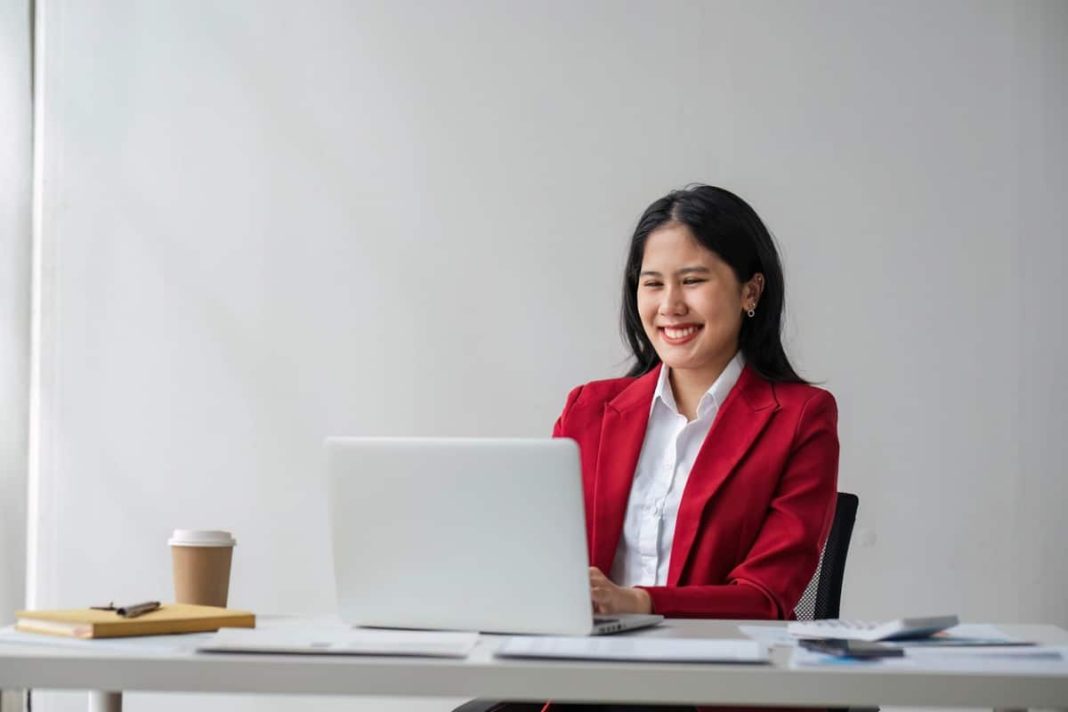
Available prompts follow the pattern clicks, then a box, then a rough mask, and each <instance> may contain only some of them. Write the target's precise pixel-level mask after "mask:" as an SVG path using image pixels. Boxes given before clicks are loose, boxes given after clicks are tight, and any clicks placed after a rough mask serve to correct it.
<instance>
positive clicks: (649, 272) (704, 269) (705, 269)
mask: <svg viewBox="0 0 1068 712" xmlns="http://www.w3.org/2000/svg"><path fill="white" fill-rule="evenodd" d="M711 271H712V270H710V269H709V268H708V267H683V268H682V269H680V270H676V271H675V276H679V275H684V274H694V273H697V274H709V273H710V272H711ZM638 276H639V277H659V276H660V273H659V272H654V271H653V270H648V269H647V270H644V271H643V272H640V273H639V274H638Z"/></svg>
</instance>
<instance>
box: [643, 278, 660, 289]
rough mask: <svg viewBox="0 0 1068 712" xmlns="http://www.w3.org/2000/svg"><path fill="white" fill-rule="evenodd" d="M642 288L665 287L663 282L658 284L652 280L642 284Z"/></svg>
mask: <svg viewBox="0 0 1068 712" xmlns="http://www.w3.org/2000/svg"><path fill="white" fill-rule="evenodd" d="M642 286H643V287H662V286H664V285H663V284H662V283H661V282H658V281H657V280H655V279H650V280H648V281H646V282H642Z"/></svg>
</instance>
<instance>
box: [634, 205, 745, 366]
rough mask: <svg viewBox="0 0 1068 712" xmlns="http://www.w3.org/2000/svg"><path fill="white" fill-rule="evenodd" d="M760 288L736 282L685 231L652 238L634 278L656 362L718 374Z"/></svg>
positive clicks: (661, 231) (670, 229)
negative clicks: (656, 358)
mask: <svg viewBox="0 0 1068 712" xmlns="http://www.w3.org/2000/svg"><path fill="white" fill-rule="evenodd" d="M763 283H764V276H763V275H761V274H756V275H754V276H753V279H751V280H750V281H748V282H746V283H744V284H743V283H741V282H739V281H738V278H737V277H735V275H734V270H732V269H731V267H730V265H728V264H727V263H726V262H724V261H723V260H722V259H720V258H719V256H717V255H716V253H714V252H712V251H711V250H709V249H707V248H705V247H704V246H702V245H701V244H700V243H699V242H697V239H696V238H695V237H694V236H693V233H692V232H691V231H690V228H689V227H687V226H685V225H681V224H678V223H668V224H667V225H664V226H662V227H660V228H657V229H656V230H654V231H653V232H651V233H650V234H649V237H648V239H647V240H646V242H645V254H644V255H643V256H642V266H641V273H640V274H639V277H638V313H639V314H640V315H641V319H642V326H643V327H644V328H645V334H646V336H648V337H649V341H651V342H652V344H653V348H654V349H656V353H657V355H658V356H659V357H660V360H661V361H663V362H664V364H666V365H667V366H669V367H670V368H672V369H679V370H685V369H694V370H697V371H701V370H715V369H720V370H721V369H722V368H723V367H724V366H725V365H726V364H727V361H729V360H730V359H731V357H733V356H734V354H735V352H736V351H737V350H738V334H739V333H740V332H741V329H742V319H743V318H746V317H745V312H746V311H747V310H748V309H750V308H755V306H756V304H757V302H758V301H759V299H760V292H761V290H762V288H763ZM717 372H718V371H717Z"/></svg>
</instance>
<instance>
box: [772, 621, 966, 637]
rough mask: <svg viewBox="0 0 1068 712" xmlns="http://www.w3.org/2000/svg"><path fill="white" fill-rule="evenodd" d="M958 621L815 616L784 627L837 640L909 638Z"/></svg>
mask: <svg viewBox="0 0 1068 712" xmlns="http://www.w3.org/2000/svg"><path fill="white" fill-rule="evenodd" d="M958 623H960V621H959V620H958V619H957V616H926V617H923V618H898V619H897V620H893V621H882V622H875V621H855V620H840V619H833V620H818V621H795V622H793V623H790V624H788V625H787V626H786V630H787V632H788V633H790V635H792V636H794V637H795V638H821V639H823V638H837V639H840V640H866V641H868V642H875V641H878V640H910V639H914V638H929V637H930V636H932V635H934V634H935V633H938V632H940V631H943V630H945V629H946V628H952V627H953V626H955V625H957V624H958Z"/></svg>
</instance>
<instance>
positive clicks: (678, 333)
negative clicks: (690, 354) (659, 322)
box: [660, 324, 703, 346]
mask: <svg viewBox="0 0 1068 712" xmlns="http://www.w3.org/2000/svg"><path fill="white" fill-rule="evenodd" d="M702 328H703V327H702V325H700V324H687V325H685V326H661V327H660V335H661V336H662V337H663V338H664V341H666V342H668V343H669V344H671V345H672V346H678V345H680V344H685V343H686V342H688V341H691V340H693V339H694V337H695V336H696V335H697V332H698V331H700V330H701V329H702Z"/></svg>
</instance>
